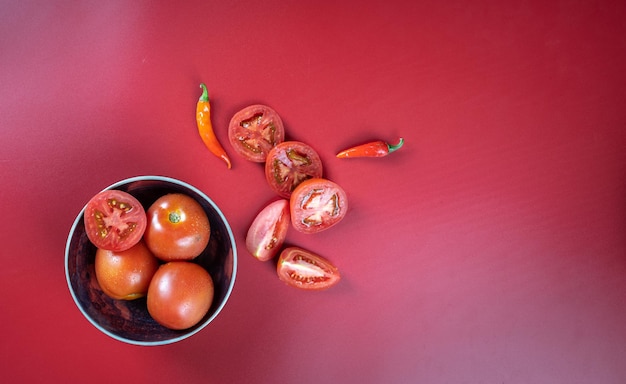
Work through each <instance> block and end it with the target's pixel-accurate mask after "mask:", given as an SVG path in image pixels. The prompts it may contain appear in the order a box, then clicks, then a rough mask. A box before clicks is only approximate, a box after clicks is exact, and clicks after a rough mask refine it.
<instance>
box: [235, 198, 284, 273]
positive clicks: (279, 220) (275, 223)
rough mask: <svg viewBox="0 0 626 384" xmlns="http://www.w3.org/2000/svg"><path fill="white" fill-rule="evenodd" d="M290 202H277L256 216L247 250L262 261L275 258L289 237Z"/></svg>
mask: <svg viewBox="0 0 626 384" xmlns="http://www.w3.org/2000/svg"><path fill="white" fill-rule="evenodd" d="M290 221H291V220H290V214H289V200H285V199H281V200H277V201H275V202H273V203H271V204H269V205H268V206H267V207H265V208H263V210H262V211H261V212H259V214H258V215H257V216H256V218H255V219H254V221H253V222H252V225H251V226H250V229H249V230H248V234H247V235H246V248H248V251H249V252H250V253H251V254H252V256H254V257H256V258H257V259H259V260H261V261H267V260H269V259H271V258H272V257H274V256H275V255H276V254H277V253H278V251H279V250H280V247H281V246H282V245H283V242H284V241H285V238H286V237H287V230H288V229H289V223H290Z"/></svg>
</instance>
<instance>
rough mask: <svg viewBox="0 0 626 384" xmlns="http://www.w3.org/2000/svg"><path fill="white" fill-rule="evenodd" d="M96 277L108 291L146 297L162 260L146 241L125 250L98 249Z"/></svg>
mask: <svg viewBox="0 0 626 384" xmlns="http://www.w3.org/2000/svg"><path fill="white" fill-rule="evenodd" d="M95 268H96V279H97V280H98V284H99V285H100V288H101V289H102V291H103V292H104V293H106V294H107V295H108V296H110V297H112V298H114V299H119V300H134V299H137V298H140V297H144V296H145V295H146V293H147V292H148V286H149V285H150V280H152V276H154V273H155V272H156V271H157V269H158V268H159V260H158V259H157V258H156V257H154V255H153V254H152V252H150V250H149V249H148V247H146V245H145V244H144V242H143V241H140V242H138V243H137V244H135V245H134V246H133V247H131V248H130V249H127V250H125V251H107V250H105V249H100V248H98V250H97V251H96V260H95Z"/></svg>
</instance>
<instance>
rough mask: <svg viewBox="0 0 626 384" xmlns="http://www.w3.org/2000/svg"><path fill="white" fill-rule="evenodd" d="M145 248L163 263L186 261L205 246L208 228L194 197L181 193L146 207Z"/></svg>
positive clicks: (209, 228)
mask: <svg viewBox="0 0 626 384" xmlns="http://www.w3.org/2000/svg"><path fill="white" fill-rule="evenodd" d="M147 217H148V226H147V227H146V231H145V234H144V240H145V242H146V245H147V246H148V248H149V249H150V251H152V253H154V255H155V256H156V257H158V258H159V259H161V260H164V261H171V260H190V259H193V258H195V257H196V256H198V255H199V254H200V253H202V251H203V250H204V248H206V246H207V245H208V244H209V238H210V235H211V225H210V223H209V218H208V217H207V214H206V212H205V211H204V209H203V208H202V206H201V205H200V203H198V202H197V201H196V200H195V199H194V198H192V197H190V196H187V195H185V194H182V193H170V194H167V195H164V196H161V197H160V198H159V199H157V200H156V201H155V202H154V203H153V204H152V205H151V206H150V208H148V212H147Z"/></svg>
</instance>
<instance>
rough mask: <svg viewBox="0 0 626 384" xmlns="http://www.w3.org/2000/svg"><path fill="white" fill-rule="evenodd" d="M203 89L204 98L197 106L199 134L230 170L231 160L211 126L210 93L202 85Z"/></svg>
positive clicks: (202, 97)
mask: <svg viewBox="0 0 626 384" xmlns="http://www.w3.org/2000/svg"><path fill="white" fill-rule="evenodd" d="M200 88H202V96H200V99H199V100H198V104H197V105H196V123H197V124H198V132H199V133H200V137H201V138H202V141H203V142H204V144H205V145H206V147H207V148H208V149H209V151H211V153H213V154H214V155H215V156H217V157H221V158H222V159H223V160H224V161H225V162H226V165H228V169H230V166H231V164H230V159H229V158H228V155H227V154H226V151H225V150H224V148H223V147H222V145H221V144H220V142H219V141H218V140H217V137H215V132H213V124H211V103H210V102H209V92H208V91H207V89H206V85H204V84H200Z"/></svg>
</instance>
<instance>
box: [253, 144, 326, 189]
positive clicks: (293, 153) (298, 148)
mask: <svg viewBox="0 0 626 384" xmlns="http://www.w3.org/2000/svg"><path fill="white" fill-rule="evenodd" d="M322 172H323V169H322V160H321V159H320V157H319V155H318V154H317V152H316V151H315V150H314V149H313V148H312V147H310V146H309V145H307V144H305V143H302V142H300V141H285V142H282V143H280V144H278V145H277V146H275V147H274V148H272V150H271V151H270V152H269V154H268V155H267V161H266V162H265V179H266V180H267V183H268V184H269V186H270V187H271V188H272V190H274V192H276V193H277V194H278V195H279V196H281V197H285V198H289V197H290V196H291V193H292V192H293V190H294V189H295V188H296V187H297V186H298V185H299V184H300V183H302V182H303V181H304V180H307V179H310V178H319V177H322Z"/></svg>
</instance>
